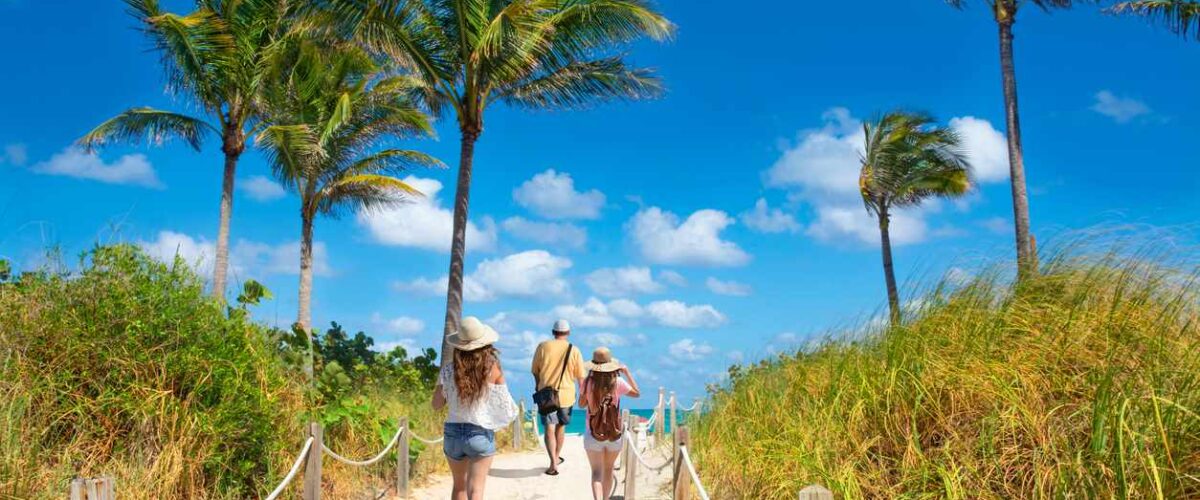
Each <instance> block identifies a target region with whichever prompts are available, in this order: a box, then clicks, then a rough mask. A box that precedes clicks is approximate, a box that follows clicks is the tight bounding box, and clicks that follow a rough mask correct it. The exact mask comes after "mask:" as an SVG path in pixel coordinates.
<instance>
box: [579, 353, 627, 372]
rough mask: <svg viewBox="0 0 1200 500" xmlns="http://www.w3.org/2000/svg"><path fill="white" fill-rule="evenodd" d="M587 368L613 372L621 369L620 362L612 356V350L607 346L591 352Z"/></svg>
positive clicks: (595, 370)
mask: <svg viewBox="0 0 1200 500" xmlns="http://www.w3.org/2000/svg"><path fill="white" fill-rule="evenodd" d="M587 369H589V370H591V371H594V372H599V373H609V372H615V371H617V370H620V369H621V362H620V361H617V360H616V359H614V358H613V357H612V351H610V350H608V348H607V347H600V348H597V349H596V350H595V351H593V352H592V360H591V361H590V362H588V364H587Z"/></svg>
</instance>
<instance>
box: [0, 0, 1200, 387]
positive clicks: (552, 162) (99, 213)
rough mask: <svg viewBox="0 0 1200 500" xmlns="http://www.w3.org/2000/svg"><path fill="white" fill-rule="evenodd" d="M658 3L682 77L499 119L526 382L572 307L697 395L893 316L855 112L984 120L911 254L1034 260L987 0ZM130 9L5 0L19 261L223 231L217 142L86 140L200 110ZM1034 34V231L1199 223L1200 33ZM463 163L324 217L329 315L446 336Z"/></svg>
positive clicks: (921, 221) (488, 245)
mask: <svg viewBox="0 0 1200 500" xmlns="http://www.w3.org/2000/svg"><path fill="white" fill-rule="evenodd" d="M167 4H168V5H173V6H179V7H180V8H181V7H185V6H186V5H185V4H184V3H183V2H167ZM659 5H660V6H661V8H662V10H663V11H664V12H665V13H666V14H667V15H668V17H670V18H671V19H672V20H673V21H674V22H675V23H676V24H678V26H679V31H678V36H677V38H676V39H675V40H674V41H672V42H670V43H666V44H662V45H655V44H649V43H646V44H639V45H637V46H635V47H633V48H632V49H631V58H632V60H633V61H635V62H636V63H638V64H642V65H647V66H653V67H656V68H658V69H659V70H660V72H661V74H662V76H663V78H664V79H665V81H666V84H667V86H668V88H669V91H668V93H667V94H666V96H664V98H662V99H660V100H656V101H650V102H639V103H632V104H611V105H604V106H598V107H596V108H595V109H593V110H589V111H583V112H541V113H528V112H521V111H515V110H509V109H505V108H502V107H496V108H493V109H492V110H491V111H490V113H489V115H488V117H487V122H486V124H485V127H486V130H485V133H484V136H483V139H482V140H481V142H480V143H479V145H478V148H477V156H476V170H475V184H474V188H473V190H472V194H473V199H472V217H471V219H472V223H473V225H474V227H475V231H474V232H472V233H471V236H472V238H471V241H470V242H469V243H468V247H469V248H471V251H470V253H469V255H468V262H467V269H468V273H469V274H470V275H471V277H470V280H471V286H470V288H469V291H468V303H467V306H466V313H467V314H473V315H476V316H479V317H481V318H484V319H485V320H486V321H490V322H491V323H493V324H494V325H495V326H497V327H498V329H500V331H501V333H502V334H503V336H504V341H503V342H502V344H501V347H502V349H503V352H504V360H505V363H506V368H507V369H508V370H509V372H510V373H512V374H513V375H514V380H513V386H514V387H513V390H514V393H515V394H518V395H523V394H525V393H528V392H530V391H529V380H528V377H526V376H525V373H526V366H524V365H525V363H527V360H528V358H529V355H530V354H531V348H532V345H533V343H534V342H536V341H537V340H541V339H543V338H545V337H546V335H547V333H546V332H547V331H548V330H549V328H550V322H551V321H552V320H553V319H555V318H556V317H559V316H565V317H567V318H569V319H572V320H573V321H574V323H575V324H576V338H575V340H576V342H578V343H581V344H583V346H584V347H585V348H586V349H588V350H590V349H591V348H592V347H593V346H595V345H597V344H601V343H606V344H610V345H612V346H613V349H614V351H615V352H616V354H617V356H618V357H619V358H622V359H623V360H624V361H626V362H628V363H629V364H630V365H632V366H633V367H634V368H635V373H637V374H638V375H639V376H640V379H641V380H640V382H641V383H642V384H643V385H644V386H649V387H656V386H660V385H663V386H667V387H668V388H675V389H676V390H678V391H680V392H681V393H682V394H683V395H684V397H688V398H690V397H692V396H696V395H699V393H700V391H701V390H702V385H701V382H707V381H711V380H714V377H715V376H716V374H719V373H721V372H723V371H724V369H725V367H726V366H727V365H728V364H730V363H731V362H736V361H738V360H753V359H756V358H760V357H762V356H765V355H768V354H769V353H770V352H772V350H773V349H782V348H786V347H787V346H789V345H795V344H796V343H798V342H802V341H803V340H804V339H807V338H812V337H814V336H821V335H823V334H824V333H825V332H827V331H829V330H830V329H835V328H839V327H844V326H846V325H850V324H853V323H855V322H857V321H861V320H863V319H864V318H869V317H871V316H872V315H874V314H875V312H876V310H877V309H878V308H879V306H880V305H881V304H882V303H883V294H884V289H883V280H882V275H881V270H880V266H879V251H878V248H877V244H876V243H875V242H876V241H877V236H876V234H875V233H874V231H875V229H874V223H873V222H872V220H871V219H870V218H868V216H867V214H866V213H865V211H864V210H863V209H862V206H861V203H860V202H858V200H857V199H856V198H855V194H854V192H853V179H854V178H855V177H856V175H857V174H856V168H857V165H856V164H855V160H856V154H857V153H856V150H855V144H856V142H857V137H856V135H855V134H856V133H857V130H858V120H861V119H864V118H868V117H871V116H873V115H875V114H877V113H879V112H882V111H885V110H888V109H892V108H896V107H907V108H914V109H921V110H925V111H928V112H931V113H933V114H935V115H936V116H937V117H938V118H939V119H941V120H942V121H943V122H944V123H946V124H948V125H951V126H954V127H955V128H957V129H958V130H960V132H962V133H963V135H964V136H965V137H966V140H967V141H968V145H969V146H971V148H972V152H973V154H974V155H975V157H974V158H973V160H974V163H975V164H976V167H977V171H978V176H979V178H980V181H981V182H980V185H979V189H978V190H977V191H976V192H975V193H974V194H973V195H972V196H970V197H969V198H968V199H966V200H963V201H961V202H942V203H932V204H929V205H928V206H926V207H924V208H923V209H921V210H918V211H909V212H906V213H903V214H900V215H899V216H898V219H897V221H896V222H895V226H896V227H895V231H896V233H895V234H894V235H893V238H894V240H896V241H897V242H898V243H900V245H899V246H898V247H897V248H896V260H897V264H898V274H899V277H900V278H901V279H904V278H909V277H914V276H917V277H919V276H926V275H930V274H941V273H943V272H947V271H948V270H951V269H952V268H958V269H960V270H962V271H963V272H967V273H969V272H970V270H971V269H972V268H974V267H975V266H977V265H978V264H979V263H980V262H982V261H986V260H988V259H990V258H1008V257H1009V256H1010V253H1011V250H1010V248H1011V245H1010V241H1011V235H1010V229H1009V226H1010V224H1011V222H1010V221H1011V209H1010V198H1009V194H1008V186H1007V183H1006V181H1007V174H1006V163H1005V162H1006V158H1005V156H1004V154H1005V153H1004V148H1003V136H1002V135H1001V134H1002V132H1003V130H1004V129H1003V119H1002V118H1003V115H1002V101H1001V93H1000V84H999V82H1000V77H999V70H998V64H997V48H996V36H995V27H994V24H993V23H992V22H991V20H990V18H989V17H988V14H987V11H986V9H984V8H983V7H982V6H975V7H974V8H971V9H968V10H966V11H956V10H953V9H951V8H948V7H946V6H945V5H944V4H943V3H942V2H939V1H937V0H905V1H899V2H882V1H879V2H782V1H778V2H762V3H760V4H759V5H758V8H757V9H756V10H753V11H746V12H739V11H737V10H736V9H731V7H730V4H729V3H727V2H722V3H718V2H713V1H708V0H689V1H683V0H670V1H667V0H664V1H662V2H660V4H659ZM133 28H134V23H133V21H132V20H131V19H130V18H129V17H127V16H126V15H125V13H124V9H123V6H122V5H121V4H120V2H116V1H105V2H93V1H88V2H84V1H82V0H79V1H66V0H47V1H37V2H35V1H32V0H6V1H0V45H2V46H4V47H7V49H5V50H4V51H3V65H4V67H6V68H8V70H6V72H5V75H4V77H3V78H0V91H2V92H3V94H4V95H8V96H9V98H8V99H6V100H5V102H4V103H3V104H0V172H2V174H3V181H2V182H0V257H4V258H8V259H10V260H12V261H13V262H14V263H15V264H16V265H17V267H18V268H23V269H28V268H31V267H34V266H37V265H39V264H40V263H41V262H43V260H42V258H41V255H42V254H43V251H44V249H45V248H47V247H48V246H51V245H58V246H60V247H61V248H62V249H63V250H64V251H65V253H66V254H67V255H68V256H74V255H76V254H78V253H79V252H80V251H83V250H86V249H87V248H89V247H91V246H92V245H93V244H94V243H96V242H97V241H100V242H109V241H125V242H133V243H138V244H141V245H143V246H145V247H147V248H148V249H149V250H150V251H151V252H153V253H155V254H156V255H160V256H162V255H171V254H174V252H175V251H176V250H179V251H181V252H183V253H184V254H185V255H186V256H189V257H190V258H195V259H198V260H202V259H203V257H204V256H205V255H207V254H208V253H210V252H211V242H212V241H213V240H214V239H215V233H216V222H217V202H218V197H219V187H220V167H221V158H220V152H219V148H218V147H217V146H216V145H215V143H209V144H208V145H206V147H205V149H204V150H203V151H202V152H199V153H197V152H193V151H191V150H189V149H187V148H186V147H183V146H181V145H178V144H169V145H167V146H165V147H158V148H155V147H114V148H109V149H105V150H103V151H102V152H101V154H100V155H99V156H98V157H96V156H87V155H83V154H80V153H78V152H74V151H71V150H69V145H70V144H71V142H72V141H74V140H75V139H77V138H78V137H79V136H80V135H82V134H83V133H85V132H86V131H87V130H89V129H90V128H91V127H93V126H94V125H95V124H97V123H99V122H100V121H102V120H103V119H105V118H107V117H109V116H111V115H113V114H115V113H118V112H120V111H121V110H123V109H125V108H127V107H130V106H140V105H150V106H156V107H165V108H180V107H183V106H185V105H186V103H183V102H178V101H176V100H174V99H173V98H171V97H169V96H166V95H164V94H163V81H162V78H161V73H160V69H159V68H158V67H157V65H156V57H155V56H154V54H152V53H149V52H147V51H146V49H147V43H146V42H145V41H144V40H143V39H142V38H141V37H140V35H139V34H138V33H137V32H136V31H135V30H134V29H133ZM1016 33H1017V40H1016V42H1017V45H1016V59H1017V70H1018V80H1019V83H1020V97H1021V105H1022V112H1023V113H1022V125H1023V129H1024V135H1025V149H1026V164H1027V169H1028V178H1029V187H1030V191H1031V193H1032V197H1031V205H1032V219H1033V226H1034V231H1035V233H1036V234H1038V235H1039V236H1041V237H1042V238H1043V239H1049V238H1051V237H1052V236H1053V235H1055V234H1061V233H1062V232H1064V231H1068V230H1072V229H1080V228H1087V227H1091V226H1094V225H1098V224H1113V223H1138V224H1148V225H1154V226H1164V227H1180V226H1188V227H1192V228H1194V226H1189V225H1191V224H1194V222H1195V221H1196V220H1197V219H1198V218H1200V202H1198V201H1197V198H1196V193H1197V192H1198V191H1200V174H1198V173H1197V166H1198V165H1197V160H1196V157H1195V154H1194V152H1192V151H1191V150H1190V149H1191V148H1190V147H1189V146H1190V145H1192V144H1194V138H1195V136H1196V134H1197V132H1198V131H1200V122H1197V119H1196V116H1197V113H1196V111H1197V110H1198V109H1200V94H1197V93H1196V92H1195V91H1194V90H1195V85H1196V82H1197V80H1198V79H1200V64H1196V62H1197V61H1200V44H1198V43H1195V42H1188V41H1185V40H1182V39H1180V38H1178V37H1176V36H1173V35H1170V34H1168V33H1166V32H1164V31H1163V30H1160V29H1158V28H1155V27H1151V26H1148V25H1146V24H1145V23H1144V22H1142V21H1140V20H1136V19H1128V18H1114V17H1111V16H1106V15H1103V14H1100V13H1098V12H1096V11H1095V10H1094V9H1086V8H1081V9H1077V10H1076V11H1071V12H1056V13H1054V14H1052V15H1046V14H1044V13H1042V12H1040V11H1036V10H1033V9H1029V10H1027V11H1025V12H1022V14H1021V17H1020V19H1019V22H1018V26H1017V31H1016ZM438 130H439V138H438V139H436V140H430V141H421V142H414V143H413V144H411V145H410V146H412V147H416V148H420V149H423V150H426V151H428V152H430V153H431V154H434V155H436V156H438V157H440V158H442V159H444V160H445V161H447V163H450V164H451V165H454V164H456V163H457V151H458V134H457V131H456V130H455V128H454V127H453V123H452V120H449V121H445V122H443V123H441V124H440V126H439V127H438ZM453 174H454V171H453V170H445V171H419V172H413V173H412V175H414V176H415V177H416V178H415V179H414V182H416V183H417V184H418V185H419V186H420V187H423V188H424V189H425V190H426V191H427V193H429V194H433V196H431V198H430V201H428V202H425V203H417V204H413V205H410V206H407V207H405V208H402V209H398V210H395V211H390V212H387V213H381V214H373V215H372V216H355V215H351V216H348V217H345V218H343V219H341V220H320V221H319V222H318V225H317V228H316V238H317V240H318V241H319V242H320V243H319V245H320V246H319V248H318V261H319V262H318V271H319V273H318V276H317V278H316V285H315V299H314V319H315V323H316V324H318V325H327V324H328V322H329V321H338V322H340V323H342V324H344V325H346V326H347V327H348V328H350V329H352V330H354V331H356V330H359V329H361V330H365V331H367V332H368V333H370V334H372V335H373V336H375V337H376V338H377V339H378V340H379V341H381V342H383V343H387V344H388V345H394V344H396V343H400V344H402V345H407V346H426V345H435V343H436V342H437V338H438V335H440V324H441V318H442V314H443V310H444V309H443V308H444V300H445V299H444V296H443V295H442V294H441V293H436V294H435V293H430V290H431V289H432V290H436V288H437V287H438V285H440V280H441V279H442V277H443V276H444V275H445V273H446V268H447V263H448V255H447V251H446V248H447V247H448V241H447V238H448V236H446V235H448V234H449V228H448V224H449V207H450V200H451V199H452V197H453ZM268 175H269V171H268V170H267V169H266V167H265V164H264V162H263V161H262V159H261V157H260V156H259V155H258V154H256V153H250V154H248V155H247V156H246V157H245V158H244V160H243V162H242V164H241V167H240V170H239V173H238V178H239V183H240V184H239V185H240V186H241V187H240V188H239V190H238V197H237V199H236V201H235V213H234V219H233V242H234V243H233V245H234V266H235V267H234V270H233V275H234V278H235V281H237V282H240V281H241V280H243V279H247V278H255V279H259V280H261V281H263V282H265V283H266V284H267V285H268V286H269V287H270V288H271V289H272V290H273V291H274V292H275V295H276V299H275V300H274V301H271V302H268V303H266V304H265V305H263V306H261V307H260V308H259V310H258V311H257V313H256V314H257V316H258V317H259V318H260V319H261V320H263V321H266V322H269V323H274V324H278V325H281V326H282V325H287V324H289V323H290V322H291V321H292V320H293V319H294V314H295V307H296V299H295V292H296V276H295V274H294V272H295V271H294V269H295V267H296V265H297V261H296V259H297V257H296V255H297V252H296V245H295V242H296V241H297V240H298V235H299V218H298V216H297V199H296V198H295V197H294V196H292V195H290V194H284V193H281V192H278V191H276V190H275V189H273V188H272V184H271V183H270V182H267V179H266V177H265V176H268ZM439 186H440V191H437V188H438V187H439ZM435 191H436V192H435ZM760 200H761V201H760ZM954 272H956V273H957V272H959V271H958V270H955V271H954ZM647 404H650V403H649V402H647Z"/></svg>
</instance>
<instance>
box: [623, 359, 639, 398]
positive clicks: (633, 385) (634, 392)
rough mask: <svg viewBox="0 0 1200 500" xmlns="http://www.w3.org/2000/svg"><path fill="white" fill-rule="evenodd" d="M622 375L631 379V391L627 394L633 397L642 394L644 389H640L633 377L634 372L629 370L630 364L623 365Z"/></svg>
mask: <svg viewBox="0 0 1200 500" xmlns="http://www.w3.org/2000/svg"><path fill="white" fill-rule="evenodd" d="M621 375H624V376H625V379H626V380H628V381H629V393H628V394H626V396H629V397H631V398H636V397H638V396H641V395H642V391H641V389H638V385H637V381H636V380H634V379H633V373H632V372H630V371H629V367H628V366H622V367H621Z"/></svg>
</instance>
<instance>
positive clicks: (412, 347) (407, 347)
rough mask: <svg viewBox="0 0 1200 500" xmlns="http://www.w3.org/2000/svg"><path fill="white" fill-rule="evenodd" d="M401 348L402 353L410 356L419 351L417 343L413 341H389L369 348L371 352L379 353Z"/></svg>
mask: <svg viewBox="0 0 1200 500" xmlns="http://www.w3.org/2000/svg"><path fill="white" fill-rule="evenodd" d="M397 347H403V348H404V351H405V352H407V353H409V355H412V354H413V353H416V352H418V351H419V349H418V347H417V342H416V341H415V340H413V339H399V340H389V341H387V342H379V343H376V344H375V345H372V346H371V350H372V351H375V352H380V353H389V352H392V349H395V348H397Z"/></svg>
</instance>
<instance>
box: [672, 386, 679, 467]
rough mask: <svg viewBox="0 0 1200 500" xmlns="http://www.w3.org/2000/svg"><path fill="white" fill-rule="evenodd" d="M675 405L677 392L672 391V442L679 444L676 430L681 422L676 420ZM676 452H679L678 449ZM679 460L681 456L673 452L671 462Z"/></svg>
mask: <svg viewBox="0 0 1200 500" xmlns="http://www.w3.org/2000/svg"><path fill="white" fill-rule="evenodd" d="M675 403H676V401H675V391H671V442H673V443H678V442H679V441H678V440H677V439H675V429H676V428H678V427H679V425H678V424H679V422H678V421H677V420H675ZM675 451H678V448H676V450H675ZM678 458H679V455H678V454H676V453H674V452H672V454H671V461H672V462H675V461H676V460H677V459H678Z"/></svg>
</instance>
